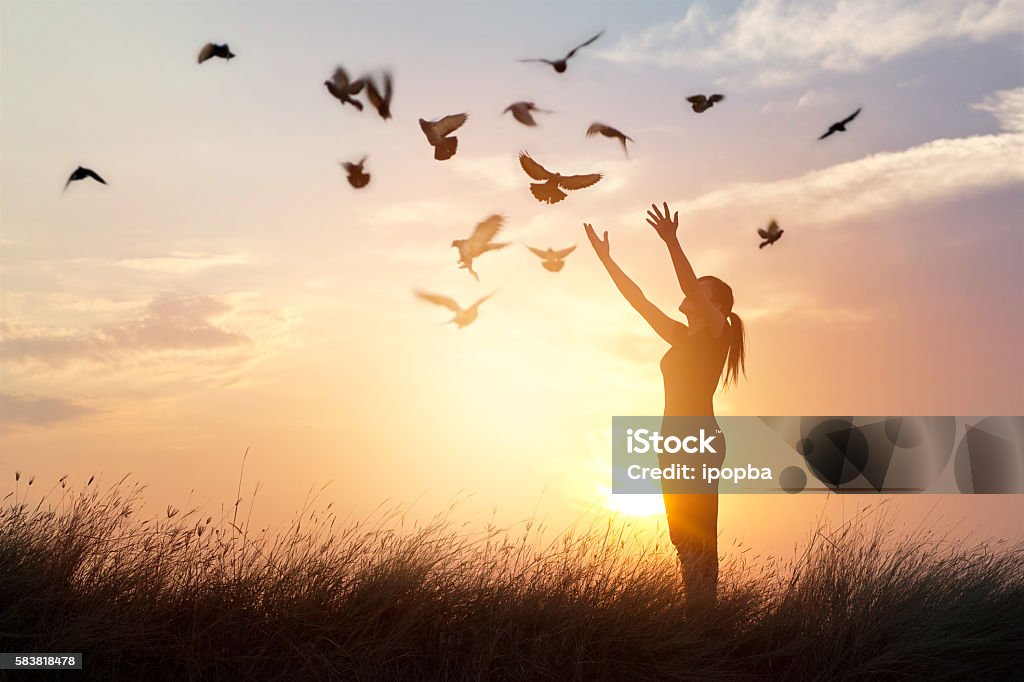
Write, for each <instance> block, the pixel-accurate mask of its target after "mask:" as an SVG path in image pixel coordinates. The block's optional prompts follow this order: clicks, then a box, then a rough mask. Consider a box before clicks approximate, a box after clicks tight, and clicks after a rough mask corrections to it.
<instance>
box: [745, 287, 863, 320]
mask: <svg viewBox="0 0 1024 682" xmlns="http://www.w3.org/2000/svg"><path fill="white" fill-rule="evenodd" d="M742 314H743V320H744V322H751V321H753V320H771V319H780V318H784V319H786V320H789V321H792V320H811V321H814V322H816V323H824V324H828V325H837V324H847V325H858V324H864V323H867V322H871V321H872V320H874V319H875V318H877V317H879V315H881V314H882V313H880V312H879V310H878V308H877V307H873V308H852V307H840V306H836V305H825V304H823V303H822V302H821V301H818V300H815V299H814V298H813V297H811V296H809V295H808V294H807V293H805V292H802V291H775V292H772V293H767V294H763V295H757V294H756V293H755V295H754V297H753V300H750V301H748V302H747V303H746V304H744V306H743V311H742Z"/></svg>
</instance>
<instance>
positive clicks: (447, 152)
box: [420, 114, 469, 161]
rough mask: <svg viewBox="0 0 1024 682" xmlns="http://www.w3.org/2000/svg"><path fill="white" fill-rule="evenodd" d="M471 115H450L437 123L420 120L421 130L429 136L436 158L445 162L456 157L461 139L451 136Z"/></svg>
mask: <svg viewBox="0 0 1024 682" xmlns="http://www.w3.org/2000/svg"><path fill="white" fill-rule="evenodd" d="M468 118H469V114H449V115H448V116H445V117H444V118H442V119H439V120H437V121H427V120H425V119H422V118H421V119H420V129H421V130H422V131H423V134H424V135H426V136H427V142H429V143H430V146H432V147H433V148H434V158H435V159H437V160H438V161H444V160H446V159H450V158H452V157H453V156H455V151H456V150H457V149H458V148H459V138H457V137H455V136H454V135H451V133H453V132H455V131H456V130H458V129H459V127H461V126H462V124H463V123H465V122H466V119H468Z"/></svg>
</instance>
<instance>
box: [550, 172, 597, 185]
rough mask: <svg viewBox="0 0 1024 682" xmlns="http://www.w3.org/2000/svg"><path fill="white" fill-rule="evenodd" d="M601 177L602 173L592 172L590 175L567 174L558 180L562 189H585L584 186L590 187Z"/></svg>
mask: <svg viewBox="0 0 1024 682" xmlns="http://www.w3.org/2000/svg"><path fill="white" fill-rule="evenodd" d="M600 179H601V174H600V173H591V174H590V175H566V176H565V177H563V178H562V179H561V180H559V181H558V186H559V187H561V188H562V189H583V188H584V187H590V186H591V185H593V184H594V183H595V182H597V181H598V180H600Z"/></svg>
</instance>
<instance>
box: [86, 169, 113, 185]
mask: <svg viewBox="0 0 1024 682" xmlns="http://www.w3.org/2000/svg"><path fill="white" fill-rule="evenodd" d="M82 171H83V172H84V173H85V174H86V175H87V176H89V177H90V178H92V179H93V180H96V181H97V182H101V183H103V184H104V185H105V184H107V181H106V180H104V179H103V178H101V177H100V175H99V173H97V172H96V171H94V170H91V169H89V168H83V169H82Z"/></svg>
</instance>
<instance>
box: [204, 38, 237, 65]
mask: <svg viewBox="0 0 1024 682" xmlns="http://www.w3.org/2000/svg"><path fill="white" fill-rule="evenodd" d="M213 57H220V58H221V59H224V60H227V61H230V60H231V59H234V57H235V55H234V53H233V52H231V48H229V47H228V45H227V43H224V44H223V45H215V44H213V43H206V44H205V45H203V47H202V49H200V50H199V63H200V64H202V63H203V62H205V61H206V60H207V59H212V58H213Z"/></svg>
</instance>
